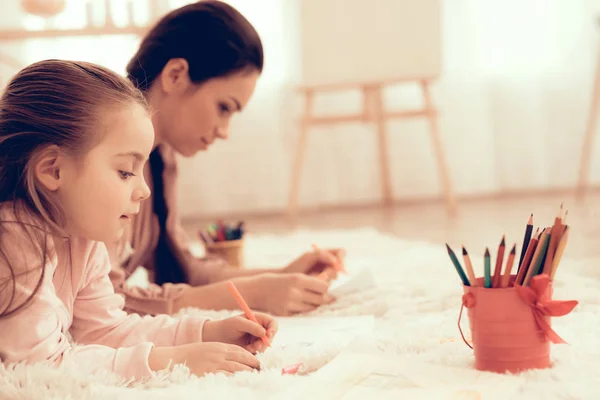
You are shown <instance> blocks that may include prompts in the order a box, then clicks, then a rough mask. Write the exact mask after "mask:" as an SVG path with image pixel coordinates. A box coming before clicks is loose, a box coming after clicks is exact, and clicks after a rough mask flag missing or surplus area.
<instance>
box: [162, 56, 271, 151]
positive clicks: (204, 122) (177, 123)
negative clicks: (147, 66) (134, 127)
mask: <svg viewBox="0 0 600 400" xmlns="http://www.w3.org/2000/svg"><path fill="white" fill-rule="evenodd" d="M172 61H173V60H171V61H169V63H168V64H167V65H166V66H165V68H164V70H163V72H162V74H161V77H160V79H159V81H158V82H156V83H159V84H160V86H161V87H160V89H162V90H158V91H157V90H153V91H152V92H151V94H150V103H151V106H152V109H153V117H152V122H153V124H154V129H155V131H156V137H157V143H160V142H166V143H167V144H169V145H170V146H171V147H172V148H173V149H174V150H175V151H177V152H178V153H180V154H182V155H183V156H185V157H191V156H193V155H194V154H196V153H197V152H198V151H201V150H207V149H208V148H209V146H210V145H212V144H213V143H214V141H215V140H216V139H227V138H228V135H229V121H230V120H231V117H232V116H233V115H234V114H235V113H237V112H240V111H242V110H243V109H244V107H245V106H246V104H247V103H248V101H249V100H250V97H251V96H252V94H253V93H254V89H255V87H256V82H257V80H258V77H259V76H260V75H259V72H258V71H256V70H254V69H252V70H245V71H241V72H237V73H233V74H231V75H227V76H223V77H219V78H213V79H210V80H208V81H206V82H204V83H202V84H200V85H197V84H194V83H192V82H191V81H190V79H189V75H188V71H187V63H186V62H185V60H182V64H181V65H179V64H177V62H175V63H172Z"/></svg>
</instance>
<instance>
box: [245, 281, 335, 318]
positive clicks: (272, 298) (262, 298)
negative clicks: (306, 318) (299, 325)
mask: <svg viewBox="0 0 600 400" xmlns="http://www.w3.org/2000/svg"><path fill="white" fill-rule="evenodd" d="M238 287H239V288H240V290H242V288H243V290H244V293H243V294H244V297H245V298H246V300H247V301H248V302H249V305H250V307H252V308H254V309H259V310H262V311H266V312H268V313H270V314H273V315H294V314H299V313H306V312H309V311H313V310H315V309H316V308H317V307H319V306H321V305H324V304H329V303H331V302H333V301H334V300H335V298H333V297H332V296H330V295H329V294H327V291H328V290H329V282H328V281H327V280H324V279H321V278H318V277H316V276H310V275H305V274H301V273H290V274H281V273H268V274H260V275H255V276H252V277H248V278H245V279H244V281H243V282H240V283H239V285H238Z"/></svg>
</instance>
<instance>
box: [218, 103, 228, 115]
mask: <svg viewBox="0 0 600 400" xmlns="http://www.w3.org/2000/svg"><path fill="white" fill-rule="evenodd" d="M219 111H220V112H221V114H229V112H230V111H229V107H228V106H227V104H223V103H221V104H219Z"/></svg>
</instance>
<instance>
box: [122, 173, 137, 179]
mask: <svg viewBox="0 0 600 400" xmlns="http://www.w3.org/2000/svg"><path fill="white" fill-rule="evenodd" d="M119 174H121V179H129V178H131V177H132V176H135V174H134V173H133V172H128V171H119Z"/></svg>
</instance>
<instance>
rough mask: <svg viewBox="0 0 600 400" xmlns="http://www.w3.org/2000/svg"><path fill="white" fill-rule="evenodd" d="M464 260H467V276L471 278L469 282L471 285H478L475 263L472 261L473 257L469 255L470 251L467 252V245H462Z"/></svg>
mask: <svg viewBox="0 0 600 400" xmlns="http://www.w3.org/2000/svg"><path fill="white" fill-rule="evenodd" d="M462 253H463V260H464V262H465V268H466V269H467V276H468V278H469V283H470V284H471V286H477V278H476V277H475V272H474V271H473V264H472V263H471V257H469V253H467V249H465V246H462Z"/></svg>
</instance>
